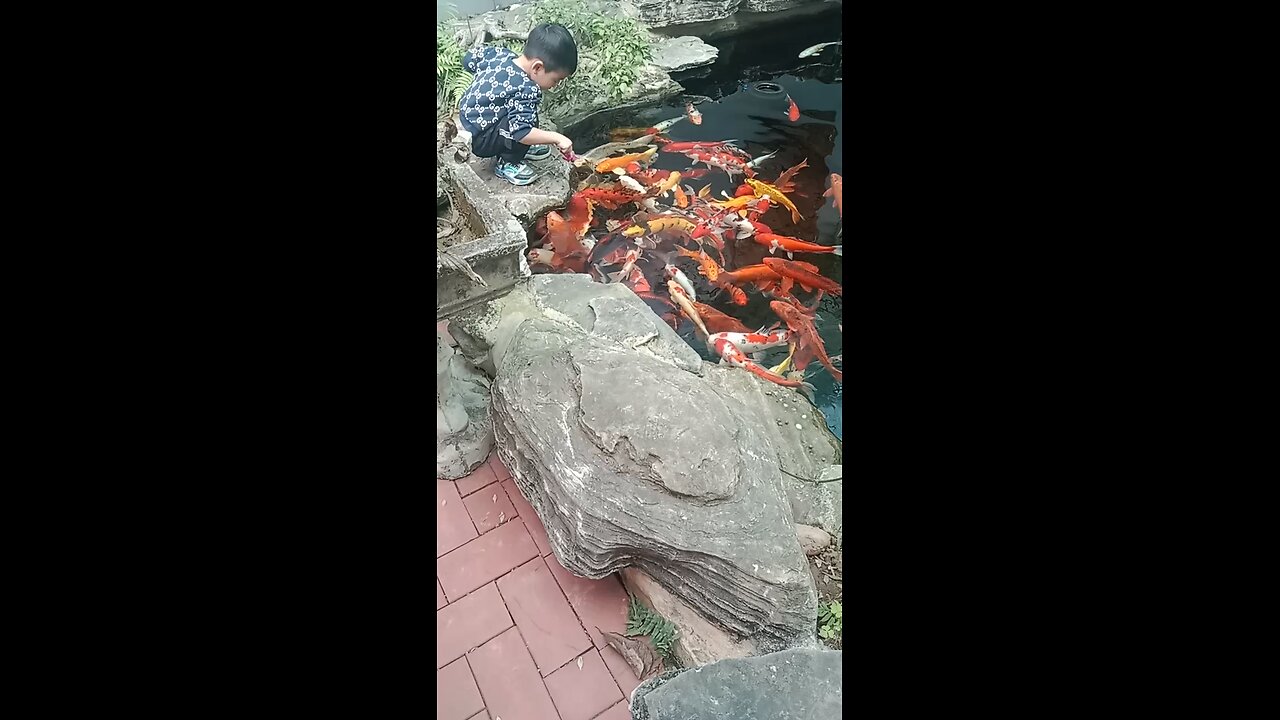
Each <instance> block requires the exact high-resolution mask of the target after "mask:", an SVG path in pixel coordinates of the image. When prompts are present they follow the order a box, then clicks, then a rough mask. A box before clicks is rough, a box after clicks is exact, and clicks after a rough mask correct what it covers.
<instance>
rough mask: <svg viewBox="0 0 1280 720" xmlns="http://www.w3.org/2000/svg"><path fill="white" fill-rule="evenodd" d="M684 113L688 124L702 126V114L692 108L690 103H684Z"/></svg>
mask: <svg viewBox="0 0 1280 720" xmlns="http://www.w3.org/2000/svg"><path fill="white" fill-rule="evenodd" d="M684 113H685V115H688V116H689V122H691V123H693V124H694V125H701V124H702V113H700V112H698V111H697V109H695V108H694V107H693V103H691V102H689V103H685V105H684Z"/></svg>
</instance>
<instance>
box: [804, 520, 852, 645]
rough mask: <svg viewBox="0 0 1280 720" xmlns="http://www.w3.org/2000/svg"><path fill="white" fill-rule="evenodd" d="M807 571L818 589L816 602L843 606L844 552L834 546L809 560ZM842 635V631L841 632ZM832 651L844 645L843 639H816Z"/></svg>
mask: <svg viewBox="0 0 1280 720" xmlns="http://www.w3.org/2000/svg"><path fill="white" fill-rule="evenodd" d="M809 570H810V572H812V573H813V582H814V584H815V585H816V586H817V588H818V602H819V603H829V602H831V601H832V600H839V601H840V604H841V605H842V606H843V605H844V551H843V550H840V549H837V548H836V546H835V545H832V546H831V547H829V548H827V549H826V550H824V551H822V552H821V553H819V554H817V555H814V556H813V557H811V558H809ZM842 634H843V631H842ZM818 640H819V641H820V642H822V643H823V644H825V645H826V646H827V647H829V648H831V649H832V650H840V649H842V646H843V644H844V642H843V637H838V638H835V639H834V640H827V639H825V638H821V637H820V638H818Z"/></svg>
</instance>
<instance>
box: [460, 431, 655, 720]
mask: <svg viewBox="0 0 1280 720" xmlns="http://www.w3.org/2000/svg"><path fill="white" fill-rule="evenodd" d="M626 623H627V594H626V591H624V590H623V589H622V584H621V583H620V582H619V581H618V579H617V577H615V576H610V577H607V578H604V579H603V580H587V579H585V578H580V577H577V576H575V575H573V574H572V573H570V572H569V571H568V570H565V569H564V568H563V567H561V565H560V563H559V562H558V561H557V560H556V557H555V555H554V554H553V553H552V552H551V545H550V543H549V542H548V540H547V531H546V529H545V528H543V526H542V522H541V521H540V520H538V516H537V515H536V514H535V513H534V511H533V508H532V507H531V506H530V505H529V503H528V501H527V500H525V499H524V497H523V496H522V495H521V494H520V489H519V488H518V487H516V484H515V481H514V480H513V479H511V473H510V472H509V471H508V470H507V468H506V467H504V466H503V465H502V463H501V461H499V460H498V458H497V456H496V455H494V456H493V457H491V458H490V459H489V461H488V462H486V463H485V464H484V465H481V466H480V467H479V468H477V469H476V471H475V472H473V473H472V474H471V475H469V476H467V477H465V478H462V479H460V480H458V481H456V482H448V481H442V480H438V481H436V680H437V683H436V688H437V690H436V692H437V696H436V715H437V717H439V718H440V720H474V719H479V720H498V718H507V720H629V718H630V717H631V712H630V710H629V709H628V705H627V699H628V698H629V697H630V695H631V691H632V690H634V689H635V687H636V685H638V684H639V681H638V680H637V679H636V676H635V673H634V672H632V670H631V668H630V667H629V666H628V665H627V663H626V661H625V660H623V659H622V656H620V655H619V654H618V653H617V651H616V650H614V649H613V648H611V647H609V646H607V645H606V644H605V643H604V641H603V640H602V639H601V637H600V634H599V633H598V632H597V631H596V628H599V629H601V630H608V631H610V632H618V633H620V632H623V630H624V629H625V628H626ZM579 662H581V663H582V666H581V667H579V666H578V663H579Z"/></svg>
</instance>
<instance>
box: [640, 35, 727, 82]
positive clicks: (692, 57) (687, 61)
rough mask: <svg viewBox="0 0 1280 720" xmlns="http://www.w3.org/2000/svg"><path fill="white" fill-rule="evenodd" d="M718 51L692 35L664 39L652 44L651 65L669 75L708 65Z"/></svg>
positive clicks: (714, 59) (714, 58)
mask: <svg viewBox="0 0 1280 720" xmlns="http://www.w3.org/2000/svg"><path fill="white" fill-rule="evenodd" d="M719 54H720V49H719V48H717V47H716V46H714V45H708V44H706V43H704V42H702V39H701V38H696V37H694V36H692V35H681V36H680V37H673V38H664V39H662V40H659V41H658V42H656V43H654V44H653V64H654V65H657V66H658V67H660V68H662V69H663V70H666V71H667V72H669V73H674V72H680V71H681V70H688V69H690V68H696V67H699V66H701V65H710V64H711V63H713V62H715V61H716V57H717V56H718V55H719Z"/></svg>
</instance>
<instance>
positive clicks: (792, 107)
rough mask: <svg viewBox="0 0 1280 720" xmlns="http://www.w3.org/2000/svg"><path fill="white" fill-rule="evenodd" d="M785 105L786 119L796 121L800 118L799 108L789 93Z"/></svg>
mask: <svg viewBox="0 0 1280 720" xmlns="http://www.w3.org/2000/svg"><path fill="white" fill-rule="evenodd" d="M787 105H788V107H787V119H788V120H790V121H791V122H796V121H797V120H799V119H800V108H799V107H797V106H796V101H795V100H792V99H791V96H790V95H788V96H787Z"/></svg>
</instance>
